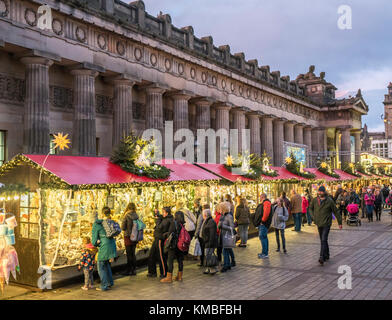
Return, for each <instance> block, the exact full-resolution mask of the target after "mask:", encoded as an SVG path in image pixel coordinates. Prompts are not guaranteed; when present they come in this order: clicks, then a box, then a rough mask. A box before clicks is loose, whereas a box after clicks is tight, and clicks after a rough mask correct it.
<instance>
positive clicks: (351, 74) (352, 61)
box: [144, 0, 392, 131]
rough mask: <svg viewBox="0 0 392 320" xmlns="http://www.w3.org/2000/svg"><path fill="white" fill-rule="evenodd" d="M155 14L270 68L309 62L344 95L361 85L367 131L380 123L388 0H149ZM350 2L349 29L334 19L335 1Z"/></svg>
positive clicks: (390, 54)
mask: <svg viewBox="0 0 392 320" xmlns="http://www.w3.org/2000/svg"><path fill="white" fill-rule="evenodd" d="M144 3H145V5H146V10H147V12H148V13H150V14H151V15H153V16H156V15H157V14H158V13H159V12H160V11H162V12H163V13H168V14H170V16H171V18H172V22H173V24H174V25H175V26H177V27H184V26H188V25H191V26H193V28H194V30H195V35H196V36H197V37H203V36H209V35H210V36H212V37H213V39H214V44H215V46H220V45H224V44H228V45H229V46H230V48H231V53H236V52H244V53H245V59H246V60H250V59H258V62H259V65H260V66H261V65H269V66H270V67H271V71H275V70H279V71H280V72H281V75H282V76H284V75H289V76H290V78H291V79H295V78H296V76H297V75H298V74H300V73H306V72H307V71H308V68H309V66H310V65H315V66H316V71H315V73H316V74H319V73H320V72H321V71H325V72H326V77H325V79H326V80H327V81H329V82H332V83H333V84H334V85H335V86H336V87H337V88H338V90H339V91H338V93H337V95H339V97H340V96H341V97H344V96H348V95H354V94H355V93H356V91H357V90H358V88H361V90H362V93H363V96H364V99H365V101H366V103H367V104H368V105H369V114H368V115H367V116H365V117H363V118H362V119H363V124H364V123H366V124H367V125H368V127H369V130H370V131H383V130H384V127H383V122H382V120H381V119H380V115H381V114H382V113H383V112H384V106H383V104H382V101H383V100H384V94H386V93H387V85H388V83H389V82H391V81H392V44H391V34H390V32H391V30H392V19H391V15H392V1H390V0H374V1H369V0H340V1H339V0H328V1H325V0H313V1H309V0H291V1H289V0H274V1H272V0H241V1H240V0H144ZM341 5H349V6H350V7H351V9H352V29H351V30H341V29H339V28H338V26H337V21H338V18H339V16H340V15H339V14H338V8H339V6H341Z"/></svg>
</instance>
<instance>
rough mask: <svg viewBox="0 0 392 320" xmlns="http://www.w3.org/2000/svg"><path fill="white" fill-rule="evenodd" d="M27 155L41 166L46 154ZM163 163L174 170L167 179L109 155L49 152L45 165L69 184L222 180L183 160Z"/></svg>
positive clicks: (162, 162) (45, 167) (164, 161)
mask: <svg viewBox="0 0 392 320" xmlns="http://www.w3.org/2000/svg"><path fill="white" fill-rule="evenodd" d="M24 157H26V158H27V159H29V160H31V161H33V162H35V163H36V164H38V165H39V166H41V167H42V166H43V163H44V160H45V157H46V156H45V155H24ZM161 164H162V165H164V166H165V167H167V168H168V169H170V170H172V172H171V173H170V176H169V177H168V178H167V179H152V178H148V177H141V176H138V175H135V174H132V173H128V172H126V171H124V170H122V169H121V167H120V166H118V165H116V164H113V163H111V162H110V161H109V158H106V157H80V156H57V155H50V156H49V157H48V158H47V160H46V162H45V165H44V166H43V167H44V169H46V170H48V171H49V172H51V173H53V174H54V175H56V176H58V177H59V178H61V179H62V180H63V181H65V182H66V183H68V184H70V185H82V184H85V185H90V184H117V183H148V182H173V181H190V180H219V177H218V176H216V175H214V174H211V173H209V172H207V171H205V170H202V169H200V168H199V167H197V166H195V165H193V164H190V163H187V162H184V161H182V162H181V163H179V162H176V161H173V163H170V162H169V161H168V160H163V161H161Z"/></svg>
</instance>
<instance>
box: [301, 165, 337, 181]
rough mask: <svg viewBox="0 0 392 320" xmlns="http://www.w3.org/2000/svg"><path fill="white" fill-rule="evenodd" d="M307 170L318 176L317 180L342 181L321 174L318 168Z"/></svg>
mask: <svg viewBox="0 0 392 320" xmlns="http://www.w3.org/2000/svg"><path fill="white" fill-rule="evenodd" d="M305 170H306V171H308V172H310V173H313V174H314V175H316V178H315V180H325V181H338V180H340V179H337V178H334V177H331V176H329V175H327V174H325V173H322V172H320V171H319V170H318V169H317V168H306V169H305Z"/></svg>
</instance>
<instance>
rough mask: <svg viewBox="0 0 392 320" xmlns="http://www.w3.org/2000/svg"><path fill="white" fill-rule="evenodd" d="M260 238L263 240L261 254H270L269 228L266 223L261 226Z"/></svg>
mask: <svg viewBox="0 0 392 320" xmlns="http://www.w3.org/2000/svg"><path fill="white" fill-rule="evenodd" d="M258 228H259V239H260V242H261V248H262V250H261V254H264V255H266V256H268V229H267V227H266V226H265V225H263V224H262V225H260V226H259V227H258Z"/></svg>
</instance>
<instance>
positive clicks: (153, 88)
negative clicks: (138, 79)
mask: <svg viewBox="0 0 392 320" xmlns="http://www.w3.org/2000/svg"><path fill="white" fill-rule="evenodd" d="M141 88H142V89H145V90H146V92H147V93H160V94H163V93H165V92H166V91H167V90H169V89H170V88H169V87H168V86H166V85H164V84H161V83H153V84H149V85H146V86H141Z"/></svg>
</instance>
